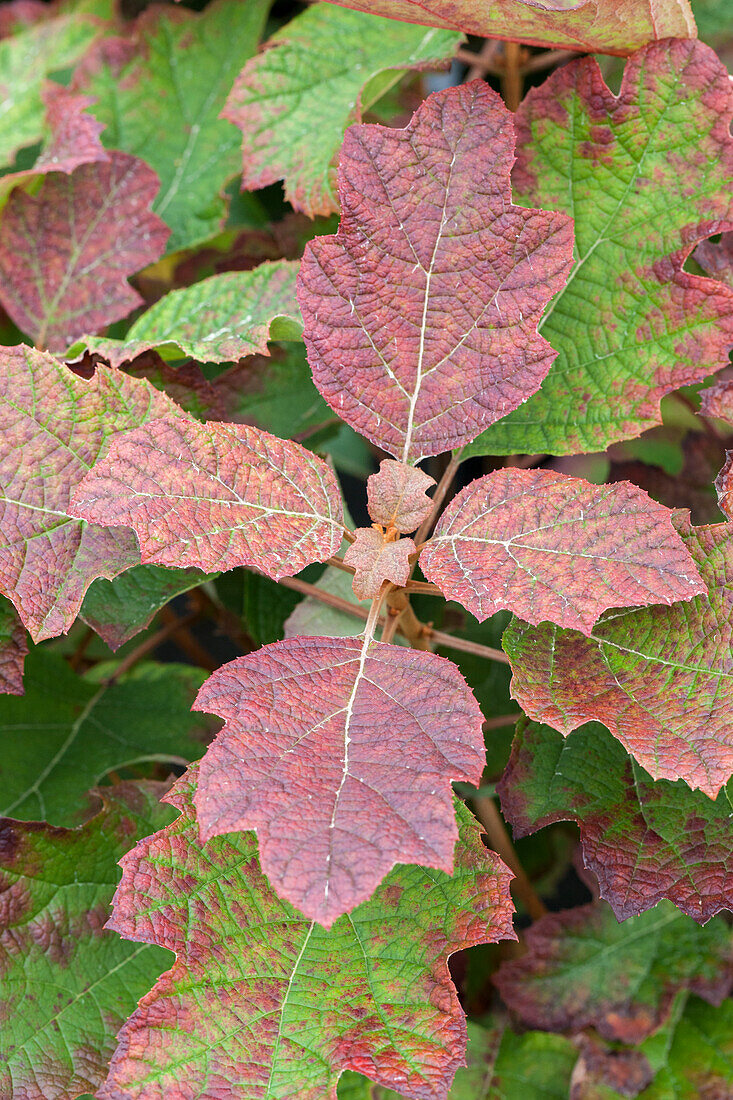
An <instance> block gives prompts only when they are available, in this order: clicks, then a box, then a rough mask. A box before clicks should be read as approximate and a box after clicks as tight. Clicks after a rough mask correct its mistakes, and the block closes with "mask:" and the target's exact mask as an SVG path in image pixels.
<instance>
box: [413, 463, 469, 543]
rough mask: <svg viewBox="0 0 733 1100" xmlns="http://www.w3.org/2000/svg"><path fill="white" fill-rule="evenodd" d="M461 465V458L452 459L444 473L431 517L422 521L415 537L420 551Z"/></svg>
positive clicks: (433, 502)
mask: <svg viewBox="0 0 733 1100" xmlns="http://www.w3.org/2000/svg"><path fill="white" fill-rule="evenodd" d="M460 464H461V460H460V458H455V457H452V458H451V460H450V462H449V463H448V465H447V466H446V468H445V470H444V471H443V476H442V477H441V479H440V481H439V482H438V486H437V488H436V490H435V492H434V493H433V496H432V504H433V506H432V508H431V509H430V515H429V516H427V517H426V518H425V519H424V520H423V521H422V523H421V524H420V527H419V528H418V531H417V534H416V535H415V545H416V546H417V547H418V549H420V547H421V545H422V543H424V542H425V540H426V538H427V537H428V535H429V534H430V532H431V531H432V529H433V525H434V523H435V521H436V519H437V518H438V514H439V512H440V509H441V508H442V506H443V501H444V500H445V498H446V494H447V492H448V490H449V489H450V487H451V484H452V482H453V478H454V477H455V476H456V472H457V470H458V467H459V466H460Z"/></svg>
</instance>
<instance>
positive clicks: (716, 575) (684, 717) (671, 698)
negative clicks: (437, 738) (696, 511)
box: [502, 516, 733, 798]
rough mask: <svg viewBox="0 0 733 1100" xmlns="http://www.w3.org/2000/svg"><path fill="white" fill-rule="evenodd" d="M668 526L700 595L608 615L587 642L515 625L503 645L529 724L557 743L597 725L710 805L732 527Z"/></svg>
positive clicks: (732, 608) (729, 601) (726, 737)
mask: <svg viewBox="0 0 733 1100" xmlns="http://www.w3.org/2000/svg"><path fill="white" fill-rule="evenodd" d="M677 526H678V530H679V531H680V534H681V535H682V537H683V539H684V541H685V543H686V545H687V548H688V550H689V551H690V553H691V554H692V556H693V558H694V560H695V564H696V565H697V567H698V569H699V571H700V575H701V577H702V579H703V582H704V583H705V585H706V586H707V594H706V595H701V596H696V597H695V599H693V600H691V601H689V602H686V603H677V604H673V605H672V606H671V607H639V608H630V609H627V610H616V611H610V612H608V613H607V614H606V615H604V616H603V618H601V620H600V621H599V622H598V623H597V624H596V626H595V627H594V628H593V632H592V633H591V634H590V636H589V637H587V638H586V637H584V636H583V635H582V634H579V633H577V632H576V631H573V630H561V629H559V628H558V627H556V626H553V625H551V624H549V623H545V624H543V625H542V626H528V625H527V624H526V623H521V622H520V621H519V620H515V621H514V622H512V623H511V624H510V625H509V627H508V629H507V630H506V631H505V633H504V637H503V639H502V644H503V646H504V649H505V650H506V653H507V654H508V656H509V658H510V660H511V664H512V669H513V672H514V677H513V679H512V694H513V696H514V697H515V699H517V701H518V702H519V703H520V705H521V706H522V708H523V709H524V711H525V712H526V713H527V714H528V715H529V717H530V718H533V719H535V720H536V721H537V722H545V723H546V724H547V725H549V726H552V727H553V728H554V729H557V730H559V731H560V732H561V733H563V734H566V735H567V734H568V733H570V732H571V731H572V730H574V729H576V728H577V727H578V726H581V725H583V723H584V722H588V721H591V720H592V719H596V720H597V721H599V722H603V724H604V725H605V726H606V727H607V728H608V729H609V730H610V731H611V733H612V734H613V735H614V737H617V738H618V740H619V741H620V742H621V744H622V745H624V747H625V748H626V749H627V751H628V752H629V753H631V755H632V756H633V757H635V758H636V760H638V761H639V763H640V764H641V765H642V767H643V768H645V769H646V770H647V771H648V772H649V774H650V775H651V776H652V778H654V779H670V780H676V779H684V781H685V782H686V783H687V784H688V785H689V786H690V787H693V788H699V789H700V790H702V791H704V792H705V794H707V795H709V796H710V797H711V798H715V797H716V795H717V793H718V791H719V790H720V787H721V786H722V784H723V783H726V782H727V781H728V779H729V778H730V776H731V774H733V676H732V674H733V657H732V656H731V654H732V653H733V584H732V583H731V576H732V575H733V527H732V526H731V525H730V524H726V523H720V524H714V525H712V526H710V527H693V528H690V526H689V524H688V522H687V521H686V519H685V518H684V516H680V517H679V519H678V520H677Z"/></svg>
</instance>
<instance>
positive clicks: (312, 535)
mask: <svg viewBox="0 0 733 1100" xmlns="http://www.w3.org/2000/svg"><path fill="white" fill-rule="evenodd" d="M74 514H75V515H77V516H79V517H80V518H82V519H86V520H88V521H90V522H94V523H103V524H109V525H110V526H118V525H122V526H125V527H132V528H133V530H134V531H135V532H136V534H137V536H138V539H139V540H140V550H141V556H142V560H143V561H144V562H155V563H157V564H158V565H174V566H183V567H188V566H195V567H198V568H199V569H203V570H204V571H205V572H207V573H212V572H214V571H215V570H218V569H233V568H234V567H235V566H237V565H246V566H253V567H255V568H256V569H259V570H260V571H261V572H263V573H266V574H267V575H268V576H269V577H272V578H273V579H275V580H279V578H280V577H286V576H292V575H293V573H298V572H300V570H301V569H303V568H304V567H305V566H306V565H309V564H310V563H311V562H314V561H325V560H326V559H327V558H330V557H331V555H332V554H335V553H336V551H337V550H338V548H339V546H340V545H341V539H342V535H343V525H342V522H341V520H342V508H341V497H340V494H339V490H338V485H337V483H336V479H335V477H334V475H333V473H332V472H331V470H330V469H329V467H328V466H327V465H326V463H325V462H323V461H322V459H320V458H317V457H316V456H315V455H314V454H312V453H311V452H310V451H307V450H306V449H305V447H301V446H300V445H299V444H298V443H290V442H287V441H284V440H282V439H277V438H276V437H275V436H274V435H270V434H269V432H263V431H260V430H259V429H258V428H249V427H245V426H240V425H232V424H217V423H213V422H210V423H208V424H199V423H196V422H195V421H191V420H184V419H183V418H182V417H176V416H175V415H173V416H169V417H167V418H165V419H161V420H154V421H151V422H150V423H148V424H146V425H145V426H144V427H141V428H138V429H136V430H134V431H130V432H126V433H125V434H124V435H122V436H119V437H118V438H117V439H116V440H114V441H113V442H112V444H111V446H110V448H109V450H108V451H107V453H106V455H105V457H104V458H103V459H102V461H101V462H98V463H97V465H96V466H95V468H94V469H93V470H92V471H91V473H90V474H89V475H88V476H87V477H86V478H85V479H84V481H83V482H82V483H81V485H80V486H79V487H78V489H77V490H76V492H75V494H74Z"/></svg>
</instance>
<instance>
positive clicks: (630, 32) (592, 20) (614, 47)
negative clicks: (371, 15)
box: [328, 0, 696, 54]
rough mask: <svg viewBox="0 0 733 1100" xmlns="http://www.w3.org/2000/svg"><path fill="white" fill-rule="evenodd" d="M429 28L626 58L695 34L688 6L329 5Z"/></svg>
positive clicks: (619, 1) (414, 0)
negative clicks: (653, 42) (657, 41)
mask: <svg viewBox="0 0 733 1100" xmlns="http://www.w3.org/2000/svg"><path fill="white" fill-rule="evenodd" d="M328 2H329V3H332V4H343V5H344V6H345V7H349V8H357V9H361V10H362V11H364V10H366V11H371V12H378V13H380V14H382V15H389V16H391V17H392V18H393V19H404V20H405V21H407V22H410V23H425V24H427V25H428V26H429V27H450V28H451V29H453V28H456V29H460V30H462V31H466V32H467V33H468V34H476V35H479V36H480V37H481V38H508V39H509V40H510V41H515V42H528V43H530V44H531V45H533V46H565V47H567V46H569V47H571V48H573V47H575V48H577V49H580V50H582V51H586V50H587V51H593V52H596V51H597V52H599V53H611V54H627V53H630V52H631V51H632V50H634V49H636V48H637V47H638V46H643V45H644V43H645V42H648V41H649V40H650V39H654V38H667V37H677V38H690V37H693V36H694V35H695V33H696V31H695V20H694V19H693V16H692V10H691V8H690V4H689V2H688V0H662V2H661V3H655V2H654V0H587V2H585V3H583V2H580V3H574V4H572V5H568V4H565V3H562V2H558V0H549V2H548V0H545V2H544V3H542V4H541V5H538V4H537V3H535V2H533V0H494V2H493V3H491V4H486V3H484V2H483V0H328Z"/></svg>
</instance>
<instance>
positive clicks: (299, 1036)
mask: <svg viewBox="0 0 733 1100" xmlns="http://www.w3.org/2000/svg"><path fill="white" fill-rule="evenodd" d="M166 798H167V800H168V801H171V802H173V804H174V805H176V806H177V807H178V808H179V809H180V810H181V816H180V817H179V818H178V820H177V821H175V822H174V823H173V825H171V826H169V827H168V828H167V829H165V830H164V831H163V832H161V833H158V834H157V835H156V836H154V837H150V838H149V839H147V840H145V841H142V842H141V843H140V844H138V846H137V847H136V848H135V849H134V851H133V852H131V853H130V854H129V855H128V856H127V857H126V858H125V860H124V862H123V877H122V882H121V884H120V887H119V889H118V891H117V894H116V896H115V903H114V916H113V918H112V921H111V922H110V924H111V926H112V927H113V928H115V929H116V930H117V931H119V932H120V933H121V934H122V935H123V936H126V937H128V938H130V939H134V940H139V941H141V942H143V943H149V942H154V943H159V944H161V945H165V946H166V947H169V948H170V949H172V950H174V951H175V952H176V955H177V960H176V963H175V965H174V966H173V968H172V969H171V970H169V971H168V972H167V973H166V974H164V975H163V976H162V978H161V979H160V980H159V981H158V983H157V984H156V986H155V987H154V988H153V989H152V990H151V992H150V993H149V994H147V996H145V997H144V998H143V999H142V1001H141V1003H140V1007H139V1008H138V1009H137V1011H136V1012H135V1013H133V1015H132V1017H131V1018H130V1020H129V1021H128V1022H127V1024H125V1026H124V1027H123V1029H122V1031H121V1032H120V1037H119V1038H120V1045H119V1047H118V1049H117V1053H116V1054H115V1056H114V1057H113V1059H112V1065H111V1070H110V1075H109V1078H108V1080H107V1082H106V1083H105V1084H104V1085H103V1086H102V1089H101V1091H100V1092H99V1093H98V1094H97V1095H98V1096H99V1097H100V1100H121V1098H122V1097H125V1098H129V1100H132V1098H133V1097H139V1098H142V1097H146V1098H150V1100H152V1098H153V1097H157V1098H160V1100H162V1098H163V1097H166V1098H168V1097H173V1096H175V1095H176V1093H177V1092H178V1091H179V1088H180V1086H179V1082H181V1081H185V1082H186V1087H187V1088H190V1089H191V1090H192V1091H193V1092H194V1093H197V1094H198V1095H200V1096H211V1097H213V1096H219V1095H221V1096H224V1095H227V1096H238V1097H241V1098H242V1100H245V1098H252V1100H254V1098H255V1097H262V1096H265V1095H267V1096H269V1097H270V1100H291V1098H292V1097H294V1096H297V1097H298V1100H336V1082H337V1079H338V1077H339V1075H340V1074H341V1073H342V1071H343V1070H346V1069H352V1070H358V1071H359V1072H361V1073H364V1074H366V1075H368V1076H369V1077H370V1078H372V1079H373V1080H375V1081H377V1082H379V1083H380V1084H384V1085H386V1086H388V1087H396V1088H399V1090H400V1092H401V1093H402V1094H403V1095H404V1096H406V1097H413V1098H415V1100H419V1098H422V1097H428V1096H429V1097H435V1098H436V1100H443V1098H445V1097H447V1094H448V1089H449V1087H450V1083H451V1080H452V1078H453V1075H454V1073H455V1071H456V1069H457V1068H458V1066H459V1065H461V1064H462V1063H463V1060H464V1050H465V1043H466V1031H465V1021H464V1018H463V1013H462V1011H461V1009H460V1006H459V1004H458V998H457V996H456V991H455V988H454V986H453V982H452V980H451V977H450V975H449V973H448V966H447V956H448V955H449V954H451V953H452V952H454V951H458V950H460V949H461V948H464V947H468V946H469V945H471V944H475V943H479V942H487V941H488V942H494V941H496V940H498V939H503V938H509V939H511V938H513V933H512V930H511V903H510V901H509V889H508V882H509V873H508V872H507V870H506V868H505V867H504V865H503V864H502V863H501V861H500V860H499V859H498V857H497V856H495V855H494V854H493V853H492V852H487V851H486V849H485V848H484V847H483V845H482V844H481V841H480V837H479V830H478V827H477V825H476V823H475V822H474V821H473V819H472V818H471V817H470V815H469V814H468V812H467V811H466V809H465V808H464V807H463V806H459V807H458V815H459V827H460V838H459V841H458V844H457V846H456V861H455V871H454V873H453V875H452V876H450V877H449V876H448V875H447V874H445V873H444V872H441V871H429V870H426V869H425V868H423V867H415V866H409V867H400V868H398V869H395V870H394V871H393V872H392V873H391V874H390V876H389V878H388V879H387V881H386V882H384V883H383V884H382V886H380V887H379V888H378V889H377V891H376V893H375V894H374V896H373V897H372V898H370V899H369V901H365V902H364V903H363V904H362V905H360V906H359V908H358V909H356V910H355V911H354V912H353V913H351V914H350V915H348V916H347V915H344V916H342V917H341V918H340V919H339V920H338V921H337V922H336V924H334V925H333V927H332V928H331V929H330V930H326V929H324V928H322V927H321V926H320V925H318V924H316V923H315V922H314V921H311V920H308V919H307V918H306V917H304V916H302V915H301V914H300V913H298V912H297V910H295V909H293V908H292V907H291V906H290V905H289V904H288V903H287V902H284V901H281V900H280V898H279V897H278V896H277V895H276V894H275V893H273V891H272V888H271V887H270V884H269V883H268V881H267V879H266V878H265V876H264V875H263V874H262V872H261V871H260V868H259V864H258V861H257V846H256V843H255V837H254V834H253V833H241V832H237V833H234V834H232V835H231V836H226V837H216V838H214V839H213V840H210V841H209V842H208V843H206V844H205V845H204V846H203V847H202V846H201V844H200V842H199V838H198V827H197V824H196V819H195V815H194V808H193V798H192V776H191V772H189V775H188V776H186V777H184V779H183V780H181V781H179V783H178V784H177V787H176V788H175V789H174V792H172V793H171V794H170V795H168V796H166ZM143 880H144V881H145V883H146V888H145V891H144V892H141V891H140V889H139V883H140V882H141V881H143Z"/></svg>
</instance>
